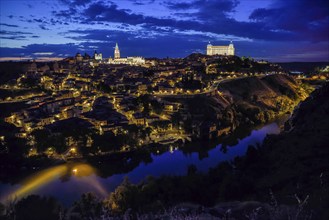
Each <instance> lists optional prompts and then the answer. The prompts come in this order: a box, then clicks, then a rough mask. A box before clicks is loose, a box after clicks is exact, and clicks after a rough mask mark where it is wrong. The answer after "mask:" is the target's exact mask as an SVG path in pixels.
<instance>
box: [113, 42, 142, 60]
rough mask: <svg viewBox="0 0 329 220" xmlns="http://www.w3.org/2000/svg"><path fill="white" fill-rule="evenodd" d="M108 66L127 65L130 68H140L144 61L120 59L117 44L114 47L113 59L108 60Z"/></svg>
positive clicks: (133, 58)
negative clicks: (130, 66)
mask: <svg viewBox="0 0 329 220" xmlns="http://www.w3.org/2000/svg"><path fill="white" fill-rule="evenodd" d="M108 63H109V64H127V65H132V66H140V65H144V64H145V59H144V58H143V57H127V58H120V50H119V46H118V43H116V45H115V49H114V59H112V58H110V59H109V61H108Z"/></svg>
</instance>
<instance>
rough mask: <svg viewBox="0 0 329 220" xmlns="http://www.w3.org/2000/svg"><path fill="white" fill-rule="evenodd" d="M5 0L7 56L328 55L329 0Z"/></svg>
mask: <svg viewBox="0 0 329 220" xmlns="http://www.w3.org/2000/svg"><path fill="white" fill-rule="evenodd" d="M17 2H19V1H9V0H1V2H0V6H1V7H0V12H1V13H0V16H1V17H0V18H1V22H0V27H1V31H0V33H1V35H0V61H3V60H4V59H7V60H16V61H17V60H19V59H50V60H54V59H64V58H66V57H70V56H75V54H76V53H81V54H84V53H88V54H89V55H92V54H93V52H94V50H96V51H97V52H99V53H102V54H103V57H107V58H109V57H113V52H114V46H115V43H116V42H117V43H118V44H119V48H120V52H121V55H122V57H127V56H142V57H148V58H151V57H152V58H153V57H156V58H166V57H171V58H184V57H187V56H188V55H190V54H192V53H195V52H198V53H202V54H205V50H206V45H207V43H208V41H210V42H211V43H212V44H213V45H228V44H229V42H230V41H231V40H232V41H233V43H234V46H235V48H236V55H237V56H239V57H242V56H246V57H252V58H254V59H256V60H268V61H270V62H274V63H275V62H328V61H329V9H328V8H329V2H327V1H325V0H316V1H313V2H309V1H307V0H291V1H289V2H287V1H284V0H264V1H261V0H254V1H247V0H240V1H238V0H220V1H218V0H205V1H201V0H194V1H177V0H168V1H157V0H145V1H140V0H125V1H117V0H114V1H110V2H108V1H98V0H97V1H93V0H83V1H82V0H80V1H79V0H54V1H43V0H27V1H22V4H16V3H17Z"/></svg>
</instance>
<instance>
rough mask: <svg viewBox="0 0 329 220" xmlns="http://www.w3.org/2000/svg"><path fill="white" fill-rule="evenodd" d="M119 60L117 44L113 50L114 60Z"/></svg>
mask: <svg viewBox="0 0 329 220" xmlns="http://www.w3.org/2000/svg"><path fill="white" fill-rule="evenodd" d="M118 58H120V50H119V46H118V43H116V44H115V49H114V59H118Z"/></svg>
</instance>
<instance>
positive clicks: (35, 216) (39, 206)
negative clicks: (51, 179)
mask: <svg viewBox="0 0 329 220" xmlns="http://www.w3.org/2000/svg"><path fill="white" fill-rule="evenodd" d="M62 210H63V209H62V207H61V205H60V204H59V203H58V201H57V200H56V199H54V198H52V197H41V196H39V195H30V196H27V197H25V198H23V199H21V200H19V201H18V202H17V203H16V205H15V216H16V218H15V219H16V220H58V219H59V217H60V214H61V212H62Z"/></svg>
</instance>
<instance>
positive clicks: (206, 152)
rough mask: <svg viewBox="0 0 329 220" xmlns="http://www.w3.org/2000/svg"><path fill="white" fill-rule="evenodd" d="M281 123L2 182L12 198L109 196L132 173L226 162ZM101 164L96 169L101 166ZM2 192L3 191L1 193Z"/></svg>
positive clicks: (182, 170) (177, 171) (175, 171)
mask: <svg viewBox="0 0 329 220" xmlns="http://www.w3.org/2000/svg"><path fill="white" fill-rule="evenodd" d="M279 131H280V129H279V126H278V125H277V124H276V123H272V124H269V125H266V126H264V127H262V128H261V129H258V130H257V129H255V130H252V131H248V132H245V131H244V132H242V133H238V134H237V136H235V138H232V137H231V138H227V139H224V140H221V141H222V142H221V144H218V142H194V143H191V144H188V145H186V146H184V147H179V148H178V146H176V145H175V144H173V145H172V146H171V147H170V146H162V147H151V148H147V149H141V150H138V151H135V152H127V153H121V154H117V155H111V156H106V157H93V158H90V159H89V160H88V163H68V164H65V165H60V166H56V167H52V168H49V169H45V170H43V171H41V172H38V173H36V174H33V176H31V177H30V178H28V179H27V180H24V181H21V182H20V183H19V184H16V185H6V184H0V190H1V191H2V192H6V194H5V195H4V196H3V197H1V199H2V201H3V200H4V199H6V198H8V197H11V198H12V197H15V196H16V197H18V198H20V197H23V196H25V195H27V194H32V193H34V194H40V195H50V196H54V197H56V198H57V199H59V200H60V201H61V202H62V203H64V204H66V205H70V204H71V203H72V202H73V201H75V200H77V199H78V198H79V197H80V195H81V194H82V193H85V192H94V193H96V194H98V195H99V196H101V197H106V196H107V195H108V193H109V192H111V191H113V190H114V189H115V188H116V187H117V186H118V185H119V184H120V182H121V181H122V180H123V178H124V176H128V177H129V179H130V180H131V181H132V182H135V183H137V182H139V181H141V180H143V179H144V178H145V177H147V176H149V175H152V176H161V175H185V174H186V173H187V169H188V166H190V165H191V164H193V165H195V167H196V168H197V170H198V171H203V172H206V171H207V170H209V168H211V167H215V166H216V165H218V164H219V163H220V162H222V161H228V160H233V159H234V157H236V156H242V155H244V154H245V153H246V150H247V148H248V146H249V145H257V144H261V143H262V142H263V140H264V138H265V137H266V135H267V134H273V133H279ZM96 167H97V169H96ZM1 194H3V193H1Z"/></svg>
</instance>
